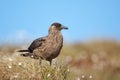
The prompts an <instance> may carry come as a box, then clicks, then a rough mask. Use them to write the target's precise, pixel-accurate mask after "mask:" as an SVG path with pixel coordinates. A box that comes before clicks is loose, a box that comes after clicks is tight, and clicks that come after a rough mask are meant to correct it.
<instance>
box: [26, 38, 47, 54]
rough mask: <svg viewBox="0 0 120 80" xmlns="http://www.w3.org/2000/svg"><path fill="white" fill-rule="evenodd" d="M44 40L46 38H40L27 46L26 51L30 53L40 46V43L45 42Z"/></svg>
mask: <svg viewBox="0 0 120 80" xmlns="http://www.w3.org/2000/svg"><path fill="white" fill-rule="evenodd" d="M45 38H46V37H41V38H38V39H36V40H34V41H33V42H32V43H31V45H30V46H29V48H28V50H29V51H30V52H31V53H32V52H33V50H34V49H36V48H37V47H40V46H41V45H42V43H43V42H44V41H45Z"/></svg>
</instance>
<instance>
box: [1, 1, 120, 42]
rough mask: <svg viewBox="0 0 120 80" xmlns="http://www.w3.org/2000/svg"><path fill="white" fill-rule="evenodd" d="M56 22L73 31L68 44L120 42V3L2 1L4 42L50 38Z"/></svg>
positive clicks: (2, 37) (2, 39) (69, 32)
mask: <svg viewBox="0 0 120 80" xmlns="http://www.w3.org/2000/svg"><path fill="white" fill-rule="evenodd" d="M53 22H60V23H62V24H63V25H65V26H68V27H69V30H66V31H65V30H64V31H62V33H63V35H64V39H65V41H68V42H76V41H85V40H89V39H94V38H98V39H104V38H111V39H118V40H120V0H0V41H1V42H24V41H25V40H26V41H31V40H33V39H35V38H38V37H41V36H45V35H47V32H48V28H49V26H50V25H51V24H52V23H53Z"/></svg>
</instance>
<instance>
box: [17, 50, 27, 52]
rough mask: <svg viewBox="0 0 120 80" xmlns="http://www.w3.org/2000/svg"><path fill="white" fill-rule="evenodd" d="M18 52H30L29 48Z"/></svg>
mask: <svg viewBox="0 0 120 80" xmlns="http://www.w3.org/2000/svg"><path fill="white" fill-rule="evenodd" d="M17 52H29V50H18V51H17Z"/></svg>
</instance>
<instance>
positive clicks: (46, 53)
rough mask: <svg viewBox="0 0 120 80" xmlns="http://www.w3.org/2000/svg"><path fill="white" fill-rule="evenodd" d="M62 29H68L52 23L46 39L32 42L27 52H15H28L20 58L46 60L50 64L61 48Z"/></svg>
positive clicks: (42, 38)
mask: <svg viewBox="0 0 120 80" xmlns="http://www.w3.org/2000/svg"><path fill="white" fill-rule="evenodd" d="M62 29H68V28H67V27H65V26H63V25H61V24H60V23H53V24H52V25H51V26H50V28H49V30H48V35H47V36H46V37H41V38H38V39H36V40H34V41H33V42H32V44H31V45H30V46H29V48H28V49H27V50H19V51H17V52H28V53H25V54H21V56H25V57H27V56H30V57H31V58H34V59H40V64H41V60H47V61H49V62H50V65H51V63H52V59H54V58H56V57H57V56H58V55H59V53H60V51H61V49H62V46H63V36H62V33H61V30H62Z"/></svg>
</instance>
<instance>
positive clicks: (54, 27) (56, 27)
mask: <svg viewBox="0 0 120 80" xmlns="http://www.w3.org/2000/svg"><path fill="white" fill-rule="evenodd" d="M63 29H66V30H67V29H68V27H66V26H63V25H62V24H60V23H53V24H51V26H50V28H49V32H51V31H55V30H58V31H61V30H63Z"/></svg>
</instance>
